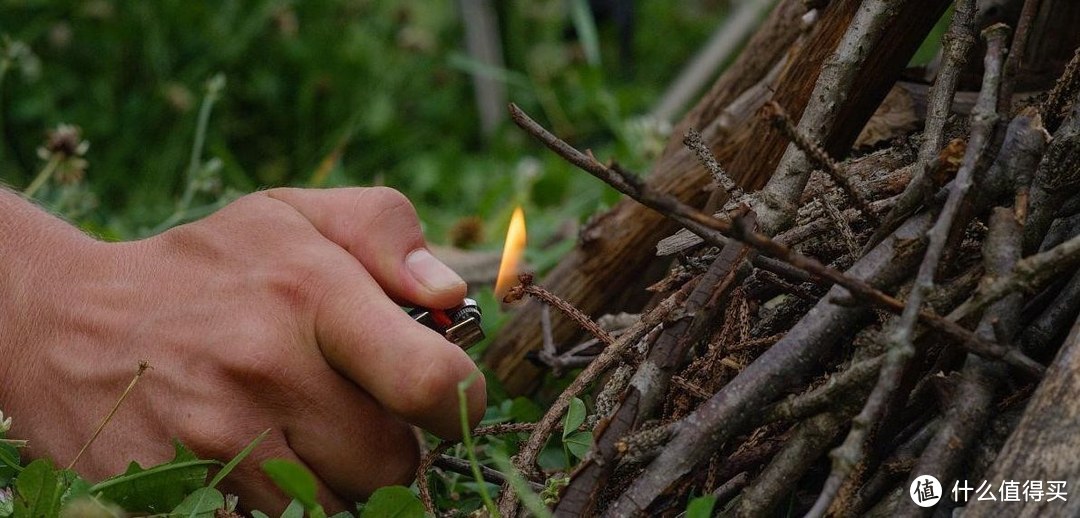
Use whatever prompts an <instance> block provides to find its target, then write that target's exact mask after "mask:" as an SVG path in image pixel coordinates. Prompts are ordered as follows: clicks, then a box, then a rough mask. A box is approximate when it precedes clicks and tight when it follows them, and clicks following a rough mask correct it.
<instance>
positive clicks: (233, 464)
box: [207, 428, 270, 487]
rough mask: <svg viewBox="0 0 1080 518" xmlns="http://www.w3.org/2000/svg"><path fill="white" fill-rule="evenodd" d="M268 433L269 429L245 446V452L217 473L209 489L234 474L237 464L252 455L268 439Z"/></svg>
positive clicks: (237, 455) (242, 451)
mask: <svg viewBox="0 0 1080 518" xmlns="http://www.w3.org/2000/svg"><path fill="white" fill-rule="evenodd" d="M268 433H270V429H269V428H267V429H266V431H264V432H263V433H260V434H259V436H258V437H256V438H254V439H252V440H251V442H250V443H249V444H248V445H247V446H245V447H244V449H243V450H240V453H237V454H236V456H235V457H233V458H232V460H230V461H229V462H228V464H225V466H224V467H222V468H221V471H218V472H217V475H214V478H213V479H212V480H211V481H210V484H209V485H208V486H207V487H217V485H218V482H221V480H222V479H223V478H225V477H226V476H228V475H229V473H231V472H232V470H233V468H235V467H236V465H237V464H240V462H241V461H243V460H244V459H245V458H247V456H248V455H250V454H251V452H252V450H254V449H255V447H256V446H258V445H259V443H260V442H262V440H263V439H265V438H266V434H268Z"/></svg>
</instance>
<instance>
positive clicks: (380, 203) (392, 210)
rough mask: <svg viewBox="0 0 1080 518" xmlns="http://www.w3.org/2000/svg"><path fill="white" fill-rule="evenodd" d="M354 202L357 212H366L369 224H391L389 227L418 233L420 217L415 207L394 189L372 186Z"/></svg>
mask: <svg viewBox="0 0 1080 518" xmlns="http://www.w3.org/2000/svg"><path fill="white" fill-rule="evenodd" d="M356 203H357V207H356V210H357V212H358V213H363V214H367V215H368V216H369V217H368V218H366V219H368V222H369V224H370V225H373V226H374V225H385V224H393V227H391V228H395V229H399V230H405V231H407V232H410V233H415V234H416V235H419V234H420V218H419V217H418V216H417V215H416V208H415V207H413V204H412V202H411V201H409V199H408V198H406V197H405V195H404V194H402V193H401V192H399V191H397V190H396V189H391V188H389V187H372V188H370V189H369V190H367V191H365V196H358V197H357V199H356ZM357 219H358V220H362V219H365V218H357ZM407 237H413V236H407Z"/></svg>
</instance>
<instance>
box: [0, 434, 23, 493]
mask: <svg viewBox="0 0 1080 518" xmlns="http://www.w3.org/2000/svg"><path fill="white" fill-rule="evenodd" d="M22 469H23V468H22V466H21V465H20V464H19V450H18V449H16V448H15V447H14V446H12V445H10V444H5V443H0V487H4V486H7V485H8V483H10V482H11V479H12V478H15V475H17V474H19V472H20V471H22Z"/></svg>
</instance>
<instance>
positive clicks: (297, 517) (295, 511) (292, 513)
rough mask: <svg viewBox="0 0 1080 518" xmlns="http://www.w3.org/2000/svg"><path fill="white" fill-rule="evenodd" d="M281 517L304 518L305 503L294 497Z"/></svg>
mask: <svg viewBox="0 0 1080 518" xmlns="http://www.w3.org/2000/svg"><path fill="white" fill-rule="evenodd" d="M263 516H265V515H263ZM268 518H269V517H268ZM281 518H304V504H302V503H300V501H299V500H297V499H295V498H294V499H293V501H292V502H289V506H288V507H286V508H285V510H284V511H282V512H281Z"/></svg>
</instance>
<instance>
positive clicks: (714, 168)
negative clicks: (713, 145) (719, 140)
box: [683, 128, 746, 200]
mask: <svg viewBox="0 0 1080 518" xmlns="http://www.w3.org/2000/svg"><path fill="white" fill-rule="evenodd" d="M683 144H684V145H686V147H688V148H690V151H693V152H694V155H696V156H697V157H698V161H700V162H701V165H703V166H705V169H706V170H708V171H709V174H710V175H711V176H712V178H713V182H716V185H717V186H718V187H720V188H721V189H723V190H724V191H725V192H727V194H728V197H729V199H731V200H739V199H740V198H742V197H743V196H745V195H746V193H744V192H743V190H742V188H741V187H739V185H738V184H737V183H735V180H732V179H731V175H729V174H727V171H724V168H723V167H722V166H721V165H720V162H719V161H717V160H716V155H713V152H712V150H710V149H709V146H708V145H706V144H705V141H704V140H703V139H702V137H701V133H698V131H697V130H695V129H694V128H690V129H688V130H686V137H685V138H683Z"/></svg>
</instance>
